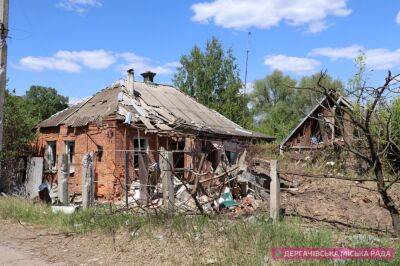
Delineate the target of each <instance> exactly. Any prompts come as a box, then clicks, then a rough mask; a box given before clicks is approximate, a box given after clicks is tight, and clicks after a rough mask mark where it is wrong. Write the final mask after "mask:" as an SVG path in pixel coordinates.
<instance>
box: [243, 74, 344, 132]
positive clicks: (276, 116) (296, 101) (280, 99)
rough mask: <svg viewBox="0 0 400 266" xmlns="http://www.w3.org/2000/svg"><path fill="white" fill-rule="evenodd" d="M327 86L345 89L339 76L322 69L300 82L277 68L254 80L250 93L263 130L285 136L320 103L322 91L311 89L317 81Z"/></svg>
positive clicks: (251, 101)
mask: <svg viewBox="0 0 400 266" xmlns="http://www.w3.org/2000/svg"><path fill="white" fill-rule="evenodd" d="M318 83H319V84H320V85H321V86H324V87H326V88H330V89H335V90H342V88H343V85H342V83H341V82H340V81H339V80H333V79H332V78H331V77H330V76H328V75H322V74H320V73H317V74H314V75H311V76H307V77H303V78H301V80H300V82H297V81H296V80H295V79H293V78H291V77H290V76H288V75H284V74H283V73H282V72H281V71H278V70H276V71H274V72H273V73H271V74H270V75H267V76H266V77H265V78H264V79H261V80H257V81H255V83H254V91H253V92H252V93H251V95H250V106H251V111H252V114H253V117H254V119H255V128H256V129H258V130H259V131H261V132H263V133H265V134H268V135H272V136H275V137H277V138H278V139H283V138H284V137H286V136H287V134H288V133H289V132H290V131H291V130H292V129H293V128H294V127H295V126H296V125H297V123H299V122H300V120H301V119H302V118H303V117H304V116H305V115H306V114H307V113H308V112H309V110H310V109H311V108H312V107H314V106H315V104H317V102H318V100H319V98H320V97H321V96H320V94H317V93H316V92H314V91H311V90H309V89H295V88H296V87H301V88H314V87H315V86H316V85H317V84H318Z"/></svg>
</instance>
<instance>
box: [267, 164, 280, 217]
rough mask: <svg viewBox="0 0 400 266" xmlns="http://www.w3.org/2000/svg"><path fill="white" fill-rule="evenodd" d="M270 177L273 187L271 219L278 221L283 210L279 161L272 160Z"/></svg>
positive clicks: (271, 188) (271, 186)
mask: <svg viewBox="0 0 400 266" xmlns="http://www.w3.org/2000/svg"><path fill="white" fill-rule="evenodd" d="M270 167H271V169H270V171H271V172H270V176H271V185H270V193H271V194H270V208H269V211H270V217H271V218H272V219H273V220H274V221H277V220H278V219H279V215H280V208H281V191H280V190H281V187H280V180H279V175H278V161H277V160H271V163H270Z"/></svg>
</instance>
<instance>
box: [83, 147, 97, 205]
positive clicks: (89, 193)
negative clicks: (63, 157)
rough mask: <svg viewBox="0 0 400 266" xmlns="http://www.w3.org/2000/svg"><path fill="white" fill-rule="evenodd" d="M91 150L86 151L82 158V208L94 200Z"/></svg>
mask: <svg viewBox="0 0 400 266" xmlns="http://www.w3.org/2000/svg"><path fill="white" fill-rule="evenodd" d="M93 157H94V156H93V152H90V153H86V154H85V155H84V156H83V158H82V206H83V208H84V209H86V208H88V207H89V206H91V205H92V204H93V201H94V167H93Z"/></svg>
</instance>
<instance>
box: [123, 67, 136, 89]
mask: <svg viewBox="0 0 400 266" xmlns="http://www.w3.org/2000/svg"><path fill="white" fill-rule="evenodd" d="M127 72H128V75H127V77H126V80H125V88H126V90H127V91H128V93H129V94H130V95H134V91H135V87H134V84H135V71H134V70H133V69H128V71H127Z"/></svg>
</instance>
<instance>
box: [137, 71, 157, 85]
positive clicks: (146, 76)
mask: <svg viewBox="0 0 400 266" xmlns="http://www.w3.org/2000/svg"><path fill="white" fill-rule="evenodd" d="M140 75H142V77H143V81H144V82H146V83H153V82H154V76H155V75H156V73H154V72H151V71H146V72H144V73H142V74H140Z"/></svg>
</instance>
